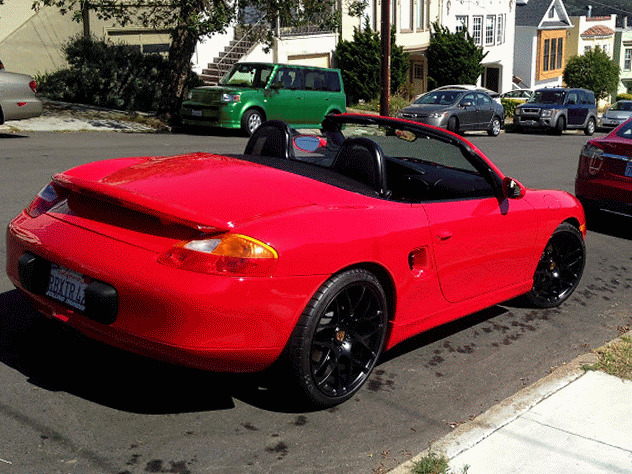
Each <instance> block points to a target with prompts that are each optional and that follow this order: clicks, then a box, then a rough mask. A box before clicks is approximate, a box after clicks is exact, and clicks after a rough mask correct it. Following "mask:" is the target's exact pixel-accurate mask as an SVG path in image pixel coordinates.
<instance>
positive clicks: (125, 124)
mask: <svg viewBox="0 0 632 474" xmlns="http://www.w3.org/2000/svg"><path fill="white" fill-rule="evenodd" d="M42 101H43V104H44V110H43V112H42V115H40V116H39V117H33V118H29V119H25V120H11V121H9V122H6V123H4V124H3V125H0V133H15V132H79V131H87V132H96V131H98V132H127V133H133V132H144V133H152V132H156V131H157V130H158V129H160V128H161V126H162V124H161V123H160V122H158V121H157V120H156V119H154V118H153V117H152V116H151V114H144V113H132V112H125V111H118V110H110V109H104V108H101V107H93V106H90V105H83V104H71V103H66V102H55V101H50V100H47V99H43V100H42Z"/></svg>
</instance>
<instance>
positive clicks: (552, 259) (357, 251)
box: [7, 114, 586, 407]
mask: <svg viewBox="0 0 632 474" xmlns="http://www.w3.org/2000/svg"><path fill="white" fill-rule="evenodd" d="M585 233H586V225H585V218H584V212H583V209H582V207H581V205H580V204H579V203H578V201H577V200H576V199H575V198H574V197H573V196H571V195H569V194H567V193H565V192H560V191H536V190H530V189H526V188H525V187H524V186H523V185H522V184H520V183H519V182H518V181H517V180H515V179H512V178H510V177H506V176H504V175H503V173H502V172H501V171H500V170H499V169H497V167H496V166H495V165H494V164H493V163H492V162H491V161H490V160H488V159H487V158H486V157H485V156H484V155H483V153H482V152H481V151H480V150H478V149H477V148H476V147H475V146H474V145H472V144H471V143H469V142H468V141H467V140H465V139H463V138H462V137H460V136H458V135H455V134H453V133H451V132H448V131H445V130H441V129H437V128H433V127H430V126H426V125H422V124H417V123H413V122H408V121H405V120H400V119H394V118H386V117H374V116H363V115H352V114H345V115H337V116H329V117H328V118H326V119H325V121H324V122H323V126H322V131H321V133H319V134H314V135H298V136H294V135H293V134H292V131H291V130H290V129H289V128H288V127H287V125H286V124H284V123H282V122H275V121H272V122H267V123H265V124H264V125H262V126H261V127H260V128H259V129H258V130H257V131H256V132H255V133H254V134H253V136H252V137H251V138H250V140H249V142H248V144H247V146H246V150H245V152H244V153H243V154H241V155H235V156H219V155H214V154H210V153H194V154H186V155H181V156H171V157H134V158H120V159H115V160H105V161H99V162H94V163H90V164H85V165H82V166H78V167H76V168H73V169H71V170H68V171H66V172H63V173H59V174H56V175H55V176H53V178H52V181H51V182H50V183H49V184H48V185H47V186H45V187H44V188H43V189H42V190H41V191H40V192H39V193H38V194H37V196H36V197H35V198H34V199H33V201H32V202H31V203H30V205H29V206H28V207H27V208H26V209H24V211H23V212H21V213H20V214H19V215H18V216H17V217H16V218H15V219H13V221H12V222H11V223H10V225H9V227H8V231H7V253H8V255H7V272H8V275H9V277H10V278H11V280H12V282H13V283H14V284H15V286H16V287H18V288H19V289H20V290H22V291H23V292H25V293H26V294H27V295H28V296H29V297H30V298H31V300H32V301H33V303H34V305H35V306H36V307H37V308H38V309H39V310H40V311H41V312H42V313H43V314H44V315H46V316H47V317H49V318H54V319H57V320H59V321H62V322H63V323H65V324H68V325H70V326H72V327H74V328H75V329H77V330H78V331H80V332H81V333H83V334H84V335H87V336H89V337H92V338H94V339H97V340H100V341H104V342H106V343H109V344H112V345H114V346H118V347H121V348H124V349H127V350H130V351H134V352H136V353H140V354H144V355H147V356H150V357H155V358H160V359H163V360H168V361H171V362H174V363H179V364H185V365H189V366H194V367H200V368H204V369H208V370H213V371H232V372H238V371H242V372H253V371H261V370H262V369H265V368H267V367H269V366H273V368H274V369H276V370H279V371H283V373H284V387H283V389H284V390H285V389H287V390H290V389H296V392H297V393H299V394H300V395H301V397H303V399H304V400H306V401H307V402H309V403H311V404H313V405H316V406H320V407H326V406H331V405H335V404H338V403H341V402H342V401H344V400H346V399H348V398H350V397H351V396H352V395H353V394H354V393H356V392H357V391H358V390H359V388H360V387H361V386H362V385H363V383H364V382H365V381H366V380H367V379H368V378H369V376H370V374H371V371H372V369H373V367H374V366H375V364H376V362H377V361H378V358H379V357H380V354H381V353H382V351H384V350H387V349H389V348H391V347H393V346H394V345H396V344H397V343H399V342H400V341H403V340H404V339H406V338H408V337H411V336H413V335H415V334H418V333H420V332H422V331H425V330H427V329H429V328H432V327H435V326H437V325H440V324H443V323H446V322H448V321H451V320H453V319H456V318H459V317H462V316H464V315H467V314H470V313H472V312H475V311H478V310H480V309H483V308H485V307H489V306H492V305H495V304H497V303H501V302H503V301H506V300H509V299H512V298H514V297H517V296H520V295H524V297H525V298H526V300H527V301H528V302H530V303H531V304H532V305H535V306H539V307H552V306H555V305H558V304H560V303H562V302H563V301H564V300H566V299H567V298H568V297H569V295H570V294H571V293H572V292H573V290H574V289H575V287H576V286H577V284H578V282H579V280H580V277H581V275H582V271H583V268H584V262H585V244H584V239H585Z"/></svg>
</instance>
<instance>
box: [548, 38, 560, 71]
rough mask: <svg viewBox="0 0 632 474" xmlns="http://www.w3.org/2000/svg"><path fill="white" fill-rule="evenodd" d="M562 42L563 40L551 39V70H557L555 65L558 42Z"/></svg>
mask: <svg viewBox="0 0 632 474" xmlns="http://www.w3.org/2000/svg"><path fill="white" fill-rule="evenodd" d="M558 39H559V41H560V42H561V41H562V38H553V39H551V64H550V66H549V69H550V70H553V69H557V68H556V67H555V64H556V62H557V41H558Z"/></svg>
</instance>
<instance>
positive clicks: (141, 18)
mask: <svg viewBox="0 0 632 474" xmlns="http://www.w3.org/2000/svg"><path fill="white" fill-rule="evenodd" d="M2 1H3V0H0V3H1V2H2ZM333 2H334V0H301V1H300V6H299V1H298V0H239V1H234V2H231V1H230V0H33V9H34V10H37V9H39V8H41V7H43V6H53V7H57V8H58V9H59V10H60V11H61V13H62V14H66V13H69V14H72V15H73V18H74V19H75V20H76V21H81V19H82V13H85V10H86V5H87V6H88V8H89V9H90V10H91V11H93V12H94V13H95V14H96V15H97V17H98V18H99V19H102V20H106V21H109V20H114V21H116V22H118V23H119V24H120V25H121V26H125V25H128V24H135V25H141V26H143V27H147V28H155V29H163V30H167V31H169V33H170V35H171V48H170V49H169V56H168V62H169V68H168V74H169V76H170V77H169V79H168V80H167V86H166V89H165V90H163V92H162V99H161V101H160V104H159V108H158V113H159V115H162V116H165V117H166V118H169V117H170V116H172V115H174V114H175V113H177V111H178V109H179V107H180V104H181V103H182V99H183V97H184V94H185V92H186V90H185V86H186V83H187V79H188V73H189V71H190V68H191V58H192V57H193V53H194V52H195V46H196V44H197V43H198V41H200V39H203V38H204V37H207V36H209V35H212V34H214V33H220V32H224V31H225V30H226V27H227V26H228V25H229V24H230V23H231V22H232V21H239V17H240V15H239V12H240V11H243V9H244V8H246V7H252V8H254V11H257V12H259V15H260V16H261V17H262V18H267V19H268V20H271V19H274V21H276V19H277V18H278V19H279V20H280V21H281V23H282V24H284V25H288V26H295V25H301V24H305V23H306V22H308V21H309V20H310V19H312V18H316V17H317V16H316V15H318V18H319V23H320V24H321V25H322V26H324V27H328V28H332V27H334V26H336V25H337V16H336V14H335V13H334V9H333ZM274 21H271V22H272V23H274ZM269 22H270V21H269ZM272 35H273V31H272V30H271V29H270V28H267V29H266V30H262V33H261V36H260V37H259V38H258V39H260V40H263V41H267V42H268V44H270V43H271V41H272Z"/></svg>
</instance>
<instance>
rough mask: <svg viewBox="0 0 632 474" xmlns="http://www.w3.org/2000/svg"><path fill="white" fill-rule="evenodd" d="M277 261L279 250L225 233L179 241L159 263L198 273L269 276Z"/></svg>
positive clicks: (256, 241) (249, 238)
mask: <svg viewBox="0 0 632 474" xmlns="http://www.w3.org/2000/svg"><path fill="white" fill-rule="evenodd" d="M278 258H279V255H278V254H277V252H276V250H274V249H273V248H272V247H270V246H269V245H267V244H264V243H263V242H260V241H259V240H257V239H253V238H252V237H248V236H246V235H240V234H223V235H218V236H211V237H208V238H204V239H199V240H188V241H182V242H178V243H177V244H175V245H174V246H173V247H172V248H171V249H169V250H168V251H167V252H166V253H164V254H163V255H161V256H160V257H159V258H158V262H159V263H162V264H164V265H171V266H174V267H176V268H180V269H182V270H189V271H192V272H197V273H209V274H224V275H231V276H267V275H270V274H271V273H272V272H273V271H274V268H275V266H276V263H277V259H278Z"/></svg>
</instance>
